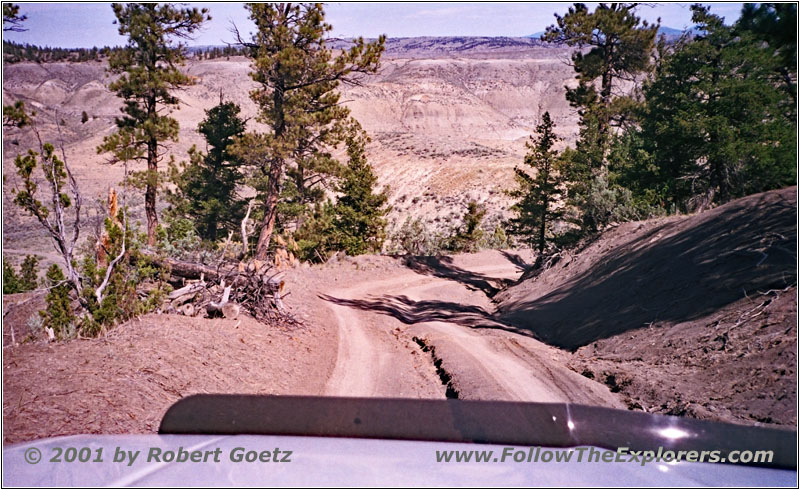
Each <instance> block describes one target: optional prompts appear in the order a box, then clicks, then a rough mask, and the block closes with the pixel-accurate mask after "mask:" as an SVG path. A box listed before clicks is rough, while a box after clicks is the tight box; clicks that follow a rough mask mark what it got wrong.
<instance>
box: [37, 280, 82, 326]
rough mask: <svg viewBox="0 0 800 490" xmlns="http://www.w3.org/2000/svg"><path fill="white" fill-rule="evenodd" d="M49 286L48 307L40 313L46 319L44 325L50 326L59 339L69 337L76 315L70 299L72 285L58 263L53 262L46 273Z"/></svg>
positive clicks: (46, 300)
mask: <svg viewBox="0 0 800 490" xmlns="http://www.w3.org/2000/svg"><path fill="white" fill-rule="evenodd" d="M45 277H46V280H47V284H48V287H50V288H51V289H50V290H49V291H48V292H47V295H46V296H45V298H44V299H45V303H46V304H47V307H46V309H45V310H44V311H42V312H40V315H41V316H42V318H43V319H44V325H45V326H46V327H50V328H52V329H53V331H54V332H55V334H56V337H58V338H59V339H64V338H67V337H68V335H67V333H68V332H70V331H71V328H70V327H71V325H73V324H74V322H75V315H74V313H73V311H72V300H71V299H70V296H69V293H70V287H69V285H68V284H65V277H64V273H63V272H61V268H60V267H59V266H58V265H57V264H53V265H51V266H50V268H49V269H47V274H46V275H45Z"/></svg>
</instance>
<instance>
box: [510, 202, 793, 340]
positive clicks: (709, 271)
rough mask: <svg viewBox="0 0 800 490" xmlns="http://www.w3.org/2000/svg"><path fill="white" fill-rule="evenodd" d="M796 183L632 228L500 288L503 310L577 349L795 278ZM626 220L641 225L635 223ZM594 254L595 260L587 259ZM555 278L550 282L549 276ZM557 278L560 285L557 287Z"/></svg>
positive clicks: (523, 325)
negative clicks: (571, 271) (576, 270)
mask: <svg viewBox="0 0 800 490" xmlns="http://www.w3.org/2000/svg"><path fill="white" fill-rule="evenodd" d="M795 192H796V188H789V189H784V190H781V191H773V192H769V193H764V194H758V195H754V196H749V197H746V198H743V199H739V200H737V201H734V202H731V203H729V204H727V205H725V206H721V207H719V208H716V209H714V210H711V211H708V212H705V213H701V214H698V215H694V216H689V217H686V218H684V219H678V220H670V221H667V222H666V223H663V224H660V225H656V226H655V227H652V226H651V227H644V230H642V231H638V232H636V231H637V230H638V229H637V230H633V228H632V229H631V231H633V233H623V232H621V231H620V232H619V233H616V234H610V236H611V238H606V237H602V238H601V239H600V241H603V240H605V243H601V244H598V246H597V247H590V248H589V249H587V250H585V251H584V252H583V253H582V254H581V255H583V254H592V253H594V254H595V255H594V256H591V255H590V256H589V258H587V257H586V256H584V257H580V256H578V257H577V258H576V261H578V260H580V261H582V265H581V266H582V267H583V270H582V271H581V272H579V273H577V274H576V275H575V276H574V277H571V278H569V279H565V280H560V278H559V274H560V275H561V277H567V272H568V270H569V268H568V267H567V265H570V267H573V266H574V264H564V265H562V264H556V266H554V267H553V269H550V270H548V271H546V272H544V273H543V275H544V274H548V275H549V276H548V278H545V279H542V277H543V276H540V277H539V278H535V279H533V280H528V281H523V282H521V283H519V284H517V285H515V286H513V287H512V288H509V289H508V290H506V291H504V292H503V293H502V294H501V295H499V296H501V297H500V298H499V299H500V301H501V302H500V305H499V313H500V315H499V319H500V320H501V321H503V322H504V323H508V324H511V325H514V326H515V327H518V328H520V329H526V330H528V331H529V332H531V333H533V334H534V335H535V336H536V337H537V338H539V339H541V340H543V341H545V342H548V343H550V344H552V345H556V346H559V347H562V348H566V349H570V350H574V349H577V348H578V347H580V346H583V345H587V344H590V343H592V342H594V341H596V340H598V339H604V338H608V337H611V336H614V335H617V334H620V333H622V332H626V331H628V330H631V329H636V328H640V327H643V326H647V325H649V324H652V323H669V324H675V323H679V322H683V321H688V320H692V319H696V318H699V317H702V316H705V315H708V314H710V313H712V312H714V311H717V310H719V309H720V308H722V307H724V306H725V305H728V304H730V303H733V302H735V301H737V300H740V299H742V298H744V297H746V296H752V295H757V294H759V293H763V292H766V291H768V290H770V289H783V288H786V287H787V286H788V285H791V284H794V283H795V282H796V280H797V256H796V253H795V250H796V247H797V228H796V219H797V201H796V196H795ZM629 225H635V224H633V223H631V224H629ZM587 261H589V262H587ZM547 282H549V283H550V284H551V287H550V288H549V289H548V288H546V287H545V286H544V285H543V283H547ZM553 285H554V286H555V287H554V288H553V287H552V286H553Z"/></svg>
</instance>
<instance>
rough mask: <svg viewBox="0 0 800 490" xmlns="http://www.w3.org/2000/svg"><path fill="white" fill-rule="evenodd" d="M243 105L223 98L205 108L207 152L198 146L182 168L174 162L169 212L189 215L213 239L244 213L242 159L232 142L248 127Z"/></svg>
mask: <svg viewBox="0 0 800 490" xmlns="http://www.w3.org/2000/svg"><path fill="white" fill-rule="evenodd" d="M239 113H240V108H239V106H238V105H237V104H234V103H233V102H221V103H220V104H219V105H217V106H215V107H213V108H211V109H209V110H208V111H206V118H205V119H204V120H203V122H201V123H200V125H199V126H198V131H199V132H200V134H202V135H203V137H204V138H205V140H206V144H207V147H208V153H207V154H203V153H202V152H200V151H199V150H197V148H196V147H194V146H193V147H192V148H191V149H190V150H189V163H188V164H185V165H184V167H183V169H178V167H176V166H174V165H173V166H171V168H170V174H171V180H172V181H173V182H174V183H175V185H176V189H175V190H174V191H173V192H170V193H169V194H168V195H167V200H168V201H169V202H170V204H171V205H172V207H171V209H170V214H172V215H174V216H178V217H182V218H188V219H190V220H191V221H192V222H193V223H194V228H195V229H196V230H197V232H198V234H199V236H200V237H201V238H202V239H204V240H208V241H211V242H215V241H216V240H217V238H218V232H219V230H220V229H221V228H222V229H233V230H236V229H238V226H239V223H240V222H241V220H242V218H243V217H244V213H245V209H244V202H243V200H242V199H239V198H238V195H237V188H238V187H239V186H240V185H242V184H243V183H244V174H243V171H242V166H243V162H242V160H241V159H240V158H239V157H238V156H237V155H236V154H234V153H231V151H230V149H231V145H232V144H233V141H234V139H235V138H236V137H238V136H240V135H242V134H243V133H244V130H245V121H244V120H243V119H242V118H241V117H240V116H239Z"/></svg>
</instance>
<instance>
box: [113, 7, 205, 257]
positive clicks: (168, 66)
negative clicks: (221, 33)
mask: <svg viewBox="0 0 800 490" xmlns="http://www.w3.org/2000/svg"><path fill="white" fill-rule="evenodd" d="M112 7H113V9H114V14H115V15H116V17H117V22H118V23H119V33H120V34H121V35H123V36H128V44H127V45H126V46H125V48H123V49H121V50H117V51H114V52H112V53H111V56H109V60H108V65H109V71H110V72H111V73H114V74H119V75H121V76H120V77H119V78H118V79H117V80H115V81H114V82H112V83H111V84H110V85H109V89H110V90H111V91H113V92H114V93H116V94H117V95H118V96H119V97H120V98H121V99H123V100H124V101H125V105H124V106H123V108H122V112H124V113H125V115H124V116H123V117H121V118H118V119H117V127H118V130H117V132H116V133H114V134H113V135H111V136H107V137H106V138H105V139H104V141H103V144H102V145H101V146H100V147H99V148H98V151H99V152H111V153H112V154H116V153H117V152H118V151H120V150H121V149H123V146H125V145H124V143H123V141H125V140H133V146H134V147H135V148H137V149H139V150H140V154H141V156H140V157H139V158H141V159H144V160H145V161H146V162H147V170H146V172H145V173H144V175H140V178H141V179H140V180H141V183H142V185H143V186H144V187H145V214H146V215H147V238H148V244H149V245H154V244H155V240H156V228H157V226H158V215H157V212H156V194H157V190H158V185H159V174H158V164H159V162H160V161H161V159H162V158H163V156H164V154H163V144H164V142H165V141H167V140H172V141H176V140H177V138H178V121H177V120H175V119H174V118H172V117H170V116H169V115H167V114H165V113H164V111H165V109H169V108H171V107H175V106H177V105H178V103H179V99H178V98H177V97H176V96H175V95H173V94H172V93H171V91H172V90H174V89H176V88H179V87H181V86H185V85H189V84H190V83H191V79H190V78H189V77H188V76H187V75H185V74H183V73H182V72H181V71H180V70H179V68H178V66H179V65H181V64H182V63H183V61H184V60H185V57H186V50H185V47H184V46H183V45H181V44H178V45H174V44H173V43H172V41H173V40H174V39H175V38H178V39H187V38H190V36H191V35H192V34H193V33H194V32H196V31H197V30H198V29H199V28H200V26H201V25H202V24H203V22H204V21H205V20H210V19H211V18H210V17H208V16H207V15H206V13H207V9H202V10H198V9H196V8H175V7H173V6H172V5H171V4H162V5H159V4H155V3H140V4H136V3H128V4H120V3H115V4H112ZM123 132H124V133H129V135H128V136H121V134H120V133H123Z"/></svg>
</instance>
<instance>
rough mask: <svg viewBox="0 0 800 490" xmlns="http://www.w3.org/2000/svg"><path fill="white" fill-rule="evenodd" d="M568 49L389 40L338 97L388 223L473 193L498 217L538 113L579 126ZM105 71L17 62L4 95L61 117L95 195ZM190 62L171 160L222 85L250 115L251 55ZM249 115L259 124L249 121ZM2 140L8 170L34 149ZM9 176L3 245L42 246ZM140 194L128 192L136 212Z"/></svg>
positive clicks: (111, 172) (570, 132)
mask: <svg viewBox="0 0 800 490" xmlns="http://www.w3.org/2000/svg"><path fill="white" fill-rule="evenodd" d="M501 40H502V39H501ZM568 56H569V54H568V50H567V49H564V48H557V47H551V48H547V47H543V46H541V45H538V44H537V43H536V42H533V41H530V40H513V39H512V40H508V39H506V40H504V41H502V42H500V41H497V40H491V39H490V40H486V39H484V40H482V41H481V40H480V38H478V40H470V39H469V38H446V39H436V38H419V39H416V40H409V39H401V40H396V41H392V42H391V43H390V46H389V49H388V51H387V54H386V56H385V58H384V63H383V65H382V68H381V70H380V72H379V73H378V74H376V75H373V76H367V77H364V78H363V79H362V80H361V81H360V84H358V85H343V86H342V100H343V101H344V102H345V103H346V104H347V105H348V106H349V107H350V108H351V109H352V111H353V115H354V116H355V117H356V118H357V119H358V120H359V121H360V122H361V124H362V125H363V127H364V128H365V129H366V130H367V131H368V133H369V134H370V136H371V138H372V143H371V144H370V146H369V149H368V151H369V158H370V162H371V163H372V165H373V166H374V167H375V169H376V171H377V174H378V176H379V179H380V184H381V185H388V186H389V188H390V190H391V192H390V203H391V204H392V205H393V211H392V214H391V215H390V223H391V225H390V226H394V225H395V224H397V226H399V224H401V223H402V221H403V220H405V218H406V216H413V217H419V218H420V219H422V220H423V221H425V222H427V224H428V225H429V226H430V227H431V228H432V229H439V230H441V231H445V230H448V229H449V228H451V227H452V226H455V225H456V224H457V223H458V222H459V220H460V218H461V216H462V215H463V213H464V211H465V210H466V203H467V202H468V201H470V200H477V201H479V202H482V203H484V204H485V205H486V207H487V209H488V211H489V212H488V213H487V220H488V222H490V223H491V222H496V221H498V220H499V219H500V217H501V215H502V212H503V211H502V210H503V209H504V208H505V207H507V205H508V199H507V197H506V196H505V194H504V193H503V191H504V190H506V189H508V188H510V187H511V186H513V184H514V182H513V168H514V166H515V165H519V164H520V163H521V162H522V159H523V157H524V154H525V141H526V140H527V138H528V137H529V136H530V134H531V133H532V132H533V130H534V128H535V125H536V124H537V123H538V121H539V118H540V116H541V114H542V113H544V111H550V114H551V116H552V117H553V119H554V121H555V122H556V125H557V131H558V133H559V134H560V135H562V136H563V137H564V139H565V142H569V141H572V140H574V138H575V135H576V134H577V115H576V114H575V112H574V110H572V109H571V108H570V107H569V105H568V104H567V102H566V100H565V99H564V86H565V85H568V84H571V83H573V76H574V75H573V72H572V68H571V67H570V66H569V65H568V64H567V63H566V60H567V59H568ZM105 68H106V65H105V64H104V63H101V62H85V63H52V64H43V65H37V64H33V63H19V64H13V65H6V66H5V71H4V85H3V103H4V104H8V103H12V102H14V101H16V100H24V101H25V102H26V104H27V105H28V106H29V107H32V108H33V109H34V110H36V112H37V116H38V118H39V121H40V122H39V126H40V130H41V132H42V134H43V136H44V137H45V139H48V140H55V139H56V137H57V128H56V126H55V124H54V123H55V121H56V118H58V119H59V120H63V123H64V124H63V126H62V134H63V137H64V139H65V143H66V151H67V156H68V158H69V161H70V164H71V165H72V167H73V169H74V171H75V173H76V174H77V176H78V179H79V181H80V185H81V187H82V189H84V191H85V193H86V194H87V197H89V198H92V199H94V198H95V197H98V196H102V195H104V194H105V192H106V190H107V187H108V186H109V185H112V184H117V183H119V182H120V180H121V178H122V170H121V168H119V167H116V166H109V165H106V164H105V163H104V162H105V161H106V160H107V158H106V156H105V155H98V154H97V153H96V150H95V148H96V147H97V145H98V144H99V143H100V142H101V141H102V138H103V137H104V136H105V135H107V134H109V133H111V132H112V131H113V129H114V118H115V117H117V116H118V115H119V114H120V113H119V107H120V106H121V102H120V101H119V99H117V98H116V97H115V96H114V95H113V94H112V93H111V92H109V91H108V89H107V88H106V87H107V85H108V83H109V81H110V80H111V76H110V75H109V74H107V73H106V71H105ZM185 69H186V71H187V73H189V74H190V75H191V76H193V77H195V78H196V82H197V83H196V84H195V85H194V86H191V87H188V88H187V89H185V90H182V91H180V93H179V97H180V99H181V102H182V104H181V106H180V108H179V109H178V110H176V111H175V112H174V116H175V117H176V118H177V119H178V121H179V123H180V128H181V130H180V140H179V142H178V143H175V144H171V145H170V153H171V154H172V155H174V156H175V158H176V159H177V160H178V161H181V160H185V159H186V158H187V157H186V152H187V151H188V149H189V148H190V147H191V146H192V145H198V147H199V148H201V149H202V148H204V142H203V140H202V138H201V137H200V136H199V135H198V134H197V132H196V128H197V125H198V123H199V122H200V121H201V120H202V119H203V117H204V111H205V110H207V109H209V108H211V107H213V106H214V105H215V104H217V103H218V101H219V98H220V92H221V93H222V95H223V96H224V98H225V99H226V100H233V101H235V102H237V103H238V104H240V105H241V106H242V112H243V114H244V116H245V117H253V116H255V114H256V108H255V106H254V105H253V103H252V102H251V100H250V98H249V91H250V90H251V89H252V88H253V87H254V83H253V81H252V80H251V79H250V77H249V75H248V73H249V71H250V63H249V61H248V60H247V59H246V58H243V57H234V58H231V59H229V60H225V59H215V60H204V61H193V60H190V61H189V62H187V64H186V68H185ZM83 111H86V112H87V114H88V115H89V121H88V122H86V123H81V114H82V112H83ZM249 124H251V125H252V127H258V123H256V122H255V120H254V119H253V120H251V121H250V123H249ZM562 144H564V143H562ZM3 146H4V150H5V156H4V160H3V168H4V171H5V173H6V175H13V173H14V166H13V159H14V156H16V154H18V153H19V152H20V151H23V150H27V148H32V147H34V146H35V139H34V138H33V135H32V134H31V132H30V131H28V130H19V129H15V128H14V129H8V130H7V131H6V132H5V137H4V140H3ZM167 158H168V157H167ZM13 183H14V179H13V178H11V179H7V180H6V182H5V183H4V184H3V185H4V192H3V199H4V205H5V210H6V211H7V214H6V224H7V225H10V226H8V227H7V228H6V233H4V236H3V240H4V244H5V245H6V246H7V247H8V248H10V249H22V248H26V247H31V246H32V247H35V248H41V249H42V250H41V251H42V252H46V251H49V250H46V249H47V248H48V247H49V245H48V244H46V243H45V244H42V243H41V240H39V239H38V237H39V230H38V229H37V228H36V227H35V226H30V225H32V224H33V223H32V222H31V221H30V220H29V219H27V217H25V216H22V215H21V214H20V213H19V212H18V211H17V210H16V209H14V206H12V205H11V199H13V196H12V194H11V192H10V190H11V189H12V188H13V185H14V184H13ZM138 201H139V200H138V199H136V198H135V197H134V199H132V205H133V206H134V216H136V213H137V211H139V210H138V209H137V208H139V207H141V203H139V202H138Z"/></svg>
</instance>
